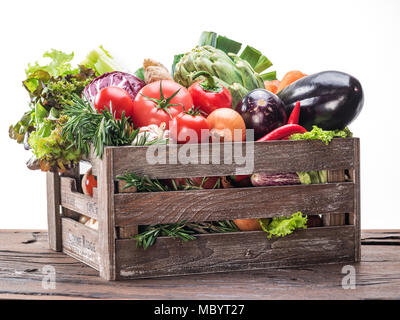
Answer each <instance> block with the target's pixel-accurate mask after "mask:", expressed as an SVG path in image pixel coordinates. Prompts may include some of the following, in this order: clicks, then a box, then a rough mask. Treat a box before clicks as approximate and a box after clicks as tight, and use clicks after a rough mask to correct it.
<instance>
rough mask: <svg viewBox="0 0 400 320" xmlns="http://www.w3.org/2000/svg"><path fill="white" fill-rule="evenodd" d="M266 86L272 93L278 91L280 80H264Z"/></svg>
mask: <svg viewBox="0 0 400 320" xmlns="http://www.w3.org/2000/svg"><path fill="white" fill-rule="evenodd" d="M264 86H265V89H266V90H268V91H270V92H272V93H277V92H278V91H277V90H278V86H279V80H271V81H264Z"/></svg>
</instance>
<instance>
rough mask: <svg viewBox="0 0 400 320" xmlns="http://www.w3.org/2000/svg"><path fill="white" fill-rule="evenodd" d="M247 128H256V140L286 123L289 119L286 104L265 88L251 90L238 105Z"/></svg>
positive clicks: (238, 110)
mask: <svg viewBox="0 0 400 320" xmlns="http://www.w3.org/2000/svg"><path fill="white" fill-rule="evenodd" d="M236 111H237V112H239V113H240V114H241V116H242V117H243V120H244V122H245V124H246V129H253V130H254V140H258V139H260V138H262V137H263V136H265V135H266V134H267V133H268V132H270V131H272V130H274V129H276V128H278V127H280V126H282V125H284V124H285V123H286V121H287V115H286V112H285V105H284V103H283V102H282V100H281V99H280V98H279V97H278V96H277V95H275V94H273V93H271V92H269V91H267V90H265V89H255V90H253V91H251V92H249V93H248V94H247V95H246V96H245V97H244V98H243V99H242V100H241V101H240V102H239V103H238V105H237V107H236Z"/></svg>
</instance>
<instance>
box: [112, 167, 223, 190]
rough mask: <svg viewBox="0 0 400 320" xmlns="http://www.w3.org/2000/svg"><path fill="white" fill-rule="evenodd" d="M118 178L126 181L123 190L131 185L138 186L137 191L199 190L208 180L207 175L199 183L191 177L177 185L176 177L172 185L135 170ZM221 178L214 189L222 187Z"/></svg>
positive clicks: (171, 180)
mask: <svg viewBox="0 0 400 320" xmlns="http://www.w3.org/2000/svg"><path fill="white" fill-rule="evenodd" d="M117 179H118V180H122V181H125V183H126V184H125V186H124V187H123V188H122V190H125V189H128V188H130V187H136V191H137V192H158V191H179V190H199V189H203V186H204V183H205V182H206V181H207V179H208V178H207V177H204V178H203V179H202V181H201V183H200V185H197V184H196V183H195V182H193V180H191V179H187V178H186V179H184V181H185V183H184V184H179V185H177V184H176V182H175V180H174V179H170V182H171V185H172V187H169V186H168V185H166V184H163V183H161V182H160V181H159V180H158V179H150V178H149V177H148V176H139V175H137V174H136V173H134V172H128V173H125V174H124V175H122V176H117ZM220 184H221V182H220V179H218V180H217V182H216V183H215V185H214V186H213V189H217V188H219V187H220Z"/></svg>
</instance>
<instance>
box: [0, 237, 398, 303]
mask: <svg viewBox="0 0 400 320" xmlns="http://www.w3.org/2000/svg"><path fill="white" fill-rule="evenodd" d="M46 265H51V266H53V267H54V268H55V271H56V287H55V288H54V289H51V288H49V289H45V288H43V286H42V282H43V281H42V279H43V276H44V275H43V273H42V272H43V266H46ZM354 267H355V270H356V288H355V289H347V290H345V289H343V288H342V279H343V277H344V276H345V274H343V273H342V268H343V265H340V264H331V265H319V266H312V267H310V266H308V267H296V268H286V269H275V270H260V271H251V272H231V273H219V274H204V275H194V276H182V277H171V278H158V279H144V280H132V281H123V282H107V281H104V280H102V279H100V278H99V277H98V272H97V271H95V270H93V269H91V268H90V267H87V266H85V265H84V264H82V263H80V262H78V261H76V260H74V259H72V258H70V257H67V256H66V255H64V254H62V253H57V252H53V251H51V250H49V249H48V243H47V233H46V232H44V231H32V230H19V231H18V230H3V231H0V298H14V299H15V298H17V299H154V300H156V299H174V300H175V299H210V300H211V299H217V300H220V299H228V300H229V299H400V230H375V231H374V230H366V231H364V232H363V233H362V261H361V262H360V263H358V264H354Z"/></svg>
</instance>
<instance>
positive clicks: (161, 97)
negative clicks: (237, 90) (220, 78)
mask: <svg viewBox="0 0 400 320" xmlns="http://www.w3.org/2000/svg"><path fill="white" fill-rule="evenodd" d="M201 75H202V76H205V77H206V79H205V80H202V81H198V82H195V83H194V84H192V85H191V86H190V87H189V88H185V87H183V86H181V85H180V84H178V83H176V82H174V81H172V80H159V81H155V82H152V83H149V84H147V85H145V86H144V87H143V88H142V89H141V90H140V91H139V92H138V94H137V95H136V97H135V99H134V100H132V99H131V97H130V95H129V94H128V92H127V91H125V90H124V89H122V88H119V87H107V88H104V89H102V90H101V91H100V92H99V93H98V95H97V96H96V99H95V102H94V106H95V108H96V109H97V111H98V112H101V111H102V110H104V108H105V107H108V106H110V105H111V106H112V112H113V113H114V115H115V117H116V118H121V116H122V113H123V112H124V113H125V116H127V117H128V116H129V117H130V119H131V121H132V123H133V126H134V127H135V128H142V127H146V126H149V125H154V124H155V125H157V126H160V125H161V124H162V123H165V128H166V129H167V130H169V132H170V139H171V140H172V142H174V143H178V144H183V143H202V142H209V141H210V140H211V141H218V142H219V141H234V140H235V141H237V140H240V141H242V140H244V139H245V129H246V128H245V123H244V121H243V119H242V117H241V116H240V114H239V113H237V112H236V111H234V110H233V109H232V97H231V94H230V92H229V90H228V89H226V88H225V87H224V86H222V85H221V84H219V83H217V82H215V81H214V80H213V78H212V77H211V76H208V75H207V74H203V73H202V74H201ZM235 129H238V130H241V131H240V134H239V135H234V130H235ZM235 137H236V139H235Z"/></svg>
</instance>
